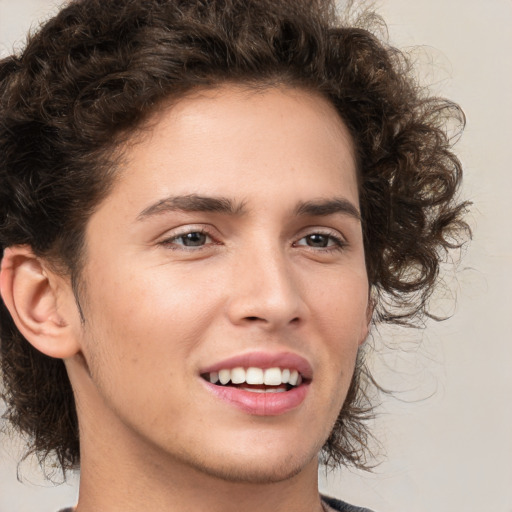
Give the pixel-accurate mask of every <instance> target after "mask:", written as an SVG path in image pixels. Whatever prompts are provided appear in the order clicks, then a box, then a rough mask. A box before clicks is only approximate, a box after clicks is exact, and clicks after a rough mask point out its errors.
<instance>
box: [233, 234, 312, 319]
mask: <svg viewBox="0 0 512 512" xmlns="http://www.w3.org/2000/svg"><path fill="white" fill-rule="evenodd" d="M233 283H234V284H233V289H232V292H233V293H232V296H231V300H230V308H229V309H230V316H231V319H232V321H233V322H235V323H238V322H245V323H246V322H259V323H261V324H263V325H265V326H266V327H268V328H270V327H279V326H283V325H286V324H288V323H290V322H293V321H295V322H296V321H298V320H299V319H300V318H301V317H302V315H303V312H304V311H303V310H304V308H303V304H302V300H301V296H300V287H299V283H298V281H297V277H296V275H295V273H294V271H293V267H292V265H291V261H290V260H289V258H288V255H287V254H286V250H285V248H284V247H283V246H282V245H280V244H278V243H269V242H268V241H266V242H261V241H260V243H257V244H250V245H249V246H248V247H247V248H246V250H245V251H244V253H243V255H240V257H239V260H238V261H237V263H236V265H234V272H233Z"/></svg>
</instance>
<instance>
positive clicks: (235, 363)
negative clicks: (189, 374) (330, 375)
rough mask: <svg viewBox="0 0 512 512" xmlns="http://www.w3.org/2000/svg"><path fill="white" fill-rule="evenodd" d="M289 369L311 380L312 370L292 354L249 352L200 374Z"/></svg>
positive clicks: (208, 368)
mask: <svg viewBox="0 0 512 512" xmlns="http://www.w3.org/2000/svg"><path fill="white" fill-rule="evenodd" d="M251 366H252V367H255V368H262V369H266V368H290V369H291V370H293V369H295V370H297V371H298V372H299V373H300V374H301V375H302V377H303V378H304V379H307V380H311V379H312V378H313V369H312V367H311V365H310V364H309V362H308V361H307V360H306V359H304V358H303V357H301V356H299V355H298V354H294V353H292V352H277V353H271V352H249V353H247V354H240V355H237V356H234V357H230V358H228V359H224V360H223V361H219V362H217V363H214V364H212V365H210V366H207V367H205V368H202V369H201V370H200V372H199V373H200V374H204V373H210V372H218V371H219V370H223V369H232V368H236V367H242V368H250V367H251Z"/></svg>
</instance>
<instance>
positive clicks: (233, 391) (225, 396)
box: [201, 379, 309, 416]
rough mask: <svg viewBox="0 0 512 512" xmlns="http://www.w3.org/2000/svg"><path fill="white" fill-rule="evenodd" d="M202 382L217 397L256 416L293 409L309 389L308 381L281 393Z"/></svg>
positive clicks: (277, 413) (282, 412) (276, 414)
mask: <svg viewBox="0 0 512 512" xmlns="http://www.w3.org/2000/svg"><path fill="white" fill-rule="evenodd" d="M201 380H203V379H201ZM203 382H204V384H205V386H206V387H207V389H208V390H209V391H210V392H212V393H213V394H214V395H215V396H217V398H220V399H221V400H223V401H225V402H228V403H229V404H230V405H232V406H234V407H236V408H238V409H241V410H242V411H244V412H246V413H249V414H253V415H256V416H278V415H279V414H284V413H286V412H288V411H291V410H293V409H295V408H296V407H298V406H299V405H300V404H301V403H302V402H303V401H304V400H305V399H306V395H307V393H308V389H309V383H302V384H301V385H300V386H298V387H296V388H293V389H290V390H289V391H283V392H281V393H272V392H270V393H254V392H251V391H245V390H243V389H240V388H235V387H230V386H216V385H215V384H211V383H210V382H207V381H205V380H203Z"/></svg>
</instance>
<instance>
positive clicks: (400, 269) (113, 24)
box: [0, 0, 469, 469]
mask: <svg viewBox="0 0 512 512" xmlns="http://www.w3.org/2000/svg"><path fill="white" fill-rule="evenodd" d="M365 19H366V20H368V16H366V17H365ZM369 27H370V25H369V24H366V25H365V24H364V23H361V24H358V23H351V24H347V23H344V22H341V21H340V18H339V17H338V16H337V15H336V12H335V6H334V1H332V2H331V1H326V0H109V1H104V0H75V1H72V2H70V3H69V4H68V5H67V6H66V7H65V8H63V9H62V10H61V11H60V12H59V13H58V14H57V15H56V16H55V17H54V18H52V19H50V20H49V21H47V22H46V23H45V24H44V25H43V26H42V28H41V29H40V30H39V31H38V32H37V33H35V34H33V35H31V36H30V37H29V39H28V42H27V44H26V47H25V48H24V50H23V51H21V52H20V53H19V54H17V55H12V56H10V57H7V58H5V59H4V60H2V61H0V154H1V155H2V158H1V159H0V245H1V248H2V253H3V251H4V249H5V248H6V247H9V246H13V245H18V244H28V245H30V246H31V247H32V249H33V251H34V252H35V254H37V255H38V256H40V257H43V258H47V259H48V260H49V261H53V262H54V263H56V264H58V265H59V266H60V268H62V269H63V271H64V272H66V273H67V275H69V276H70V277H71V282H72V284H73V286H75V287H76V286H77V283H79V278H80V269H81V256H82V255H83V250H82V249H83V237H84V230H85V226H86V223H87V221H88V218H89V217H90V215H91V213H92V211H93V210H94V208H95V207H96V206H97V205H98V204H99V202H100V201H102V199H104V198H105V197H106V196H107V195H108V193H109V190H110V189H111V186H112V184H113V181H114V178H115V174H116V161H115V160H114V159H113V158H111V155H113V154H115V151H113V149H114V148H117V147H120V145H122V143H123V141H125V140H127V138H129V137H130V133H133V130H135V129H136V128H137V127H139V126H141V124H142V123H143V121H144V120H146V119H147V118H148V116H150V115H151V114H152V113H153V112H154V111H155V110H156V109H157V108H158V105H159V103H160V102H161V101H163V100H168V99H169V98H171V99H173V98H174V99H175V100H179V98H180V97H182V96H183V95H184V94H185V93H187V92H188V91H190V90H191V89H195V88H208V87H215V86H218V85H219V84H221V83H223V82H227V81H229V82H236V83H243V84H245V85H247V86H248V87H271V86H274V85H281V84H283V85H289V86H293V87H299V88H305V89H307V90H314V91H317V92H319V93H320V94H322V95H323V96H324V97H326V98H327V99H328V100H329V101H330V102H331V103H332V104H333V105H334V106H335V108H336V109H337V111H338V112H339V114H340V116H341V118H342V119H343V120H344V122H345V123H346V125H347V126H348V128H349V130H350V132H351V134H352V137H353V140H354V144H355V147H356V152H357V158H358V172H359V182H360V205H361V213H362V219H363V235H364V241H365V251H366V267H367V272H368V276H369V281H370V285H371V289H372V297H373V300H374V306H375V314H374V321H384V322H394V323H400V324H407V325H417V324H418V323H420V322H421V321H422V320H423V319H424V317H425V316H426V315H427V316H428V315H429V311H428V303H429V298H430V296H431V294H432V291H433V289H434V286H435V285H436V283H437V281H438V274H439V267H440V263H441V262H442V261H443V260H444V258H445V256H446V253H447V251H449V250H450V249H452V248H455V247H460V246H461V244H462V243H463V242H464V240H465V239H467V236H468V235H469V228H468V226H467V224H466V223H465V222H464V220H463V214H464V211H465V209H466V203H464V202H461V201H460V200H459V199H458V198H457V192H458V188H459V185H460V181H461V165H460V162H459V160H458V159H457V158H456V157H455V156H454V154H453V153H452V151H451V144H450V140H449V137H448V135H447V131H446V129H445V126H446V122H447V120H449V118H452V119H453V118H455V119H456V120H457V121H458V122H459V123H460V124H461V125H463V123H464V117H463V114H462V111H461V110H460V108H459V107H458V106H457V105H454V104H453V103H451V102H449V101H446V100H444V99H439V98H435V97H429V96H428V94H427V93H426V92H425V90H424V89H422V88H420V87H419V86H418V85H417V84H416V82H415V80H414V78H413V75H412V73H411V69H410V66H409V64H408V60H407V58H406V57H405V56H404V55H403V54H402V53H401V52H399V51H398V50H396V49H395V48H392V47H391V46H389V45H388V44H387V43H386V42H385V41H382V40H381V39H380V38H378V37H377V36H375V35H373V34H372V32H371V31H370V29H369ZM0 337H1V338H0V339H1V371H2V375H3V381H4V389H3V398H4V400H5V402H6V404H7V412H6V414H5V417H6V418H7V419H8V420H10V422H11V423H12V424H13V425H14V426H15V427H17V428H18V429H19V430H20V431H21V432H23V433H25V434H27V435H28V436H29V437H30V439H31V442H32V451H34V452H35V453H37V454H38V455H39V456H40V457H41V460H44V459H45V458H46V457H47V456H48V455H56V456H57V458H58V461H59V463H60V465H61V466H62V468H64V469H67V468H72V467H76V466H77V465H78V464H79V438H78V419H77V414H76V410H75V403H74V398H73V392H72V389H71V385H70V382H69V380H68V377H67V374H66V370H65V367H64V364H63V362H62V361H61V360H58V359H52V358H49V357H46V356H45V355H43V354H41V353H39V352H38V351H37V350H35V349H34V348H33V347H32V346H31V345H30V343H28V342H27V340H25V339H24V338H23V336H22V335H21V334H20V332H19V331H18V329H17V328H16V326H15V325H14V322H13V320H12V318H11V316H10V314H9V313H8V311H7V309H6V307H5V305H4V304H3V302H2V303H1V305H0ZM371 383H372V379H371V376H370V374H369V372H368V370H367V368H366V367H365V364H364V358H363V357H360V358H359V359H358V363H357V367H356V372H355V375H354V378H353V381H352V385H351V388H350V390H349V394H348V396H347V399H346V401H345V404H344V406H343V409H342V410H341V412H340V415H339V417H338V420H337V423H336V425H335V428H334V430H333V431H332V434H331V436H330V438H329V439H328V441H327V442H326V444H325V446H324V454H325V460H326V461H327V462H328V463H331V464H338V463H344V464H349V463H352V464H355V465H356V466H360V467H363V466H365V464H366V458H365V454H366V448H367V440H368V426H367V422H366V419H367V418H368V417H369V416H370V415H371V411H372V407H371V402H370V401H369V398H368V389H369V388H368V386H369V384H371Z"/></svg>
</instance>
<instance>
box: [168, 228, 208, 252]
mask: <svg viewBox="0 0 512 512" xmlns="http://www.w3.org/2000/svg"><path fill="white" fill-rule="evenodd" d="M211 243H214V241H213V239H212V237H211V236H210V235H209V234H208V233H206V232H204V231H200V230H196V231H189V232H187V233H180V234H179V235H175V236H173V237H171V238H167V239H165V240H163V241H162V245H165V246H174V247H176V246H178V248H179V247H180V246H181V247H186V248H193V247H199V248H200V247H204V246H205V245H207V244H211Z"/></svg>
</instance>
